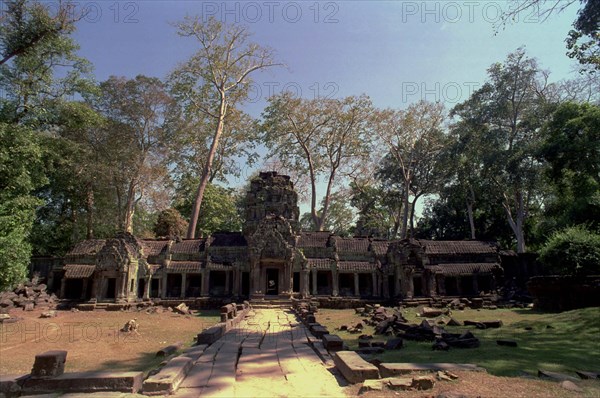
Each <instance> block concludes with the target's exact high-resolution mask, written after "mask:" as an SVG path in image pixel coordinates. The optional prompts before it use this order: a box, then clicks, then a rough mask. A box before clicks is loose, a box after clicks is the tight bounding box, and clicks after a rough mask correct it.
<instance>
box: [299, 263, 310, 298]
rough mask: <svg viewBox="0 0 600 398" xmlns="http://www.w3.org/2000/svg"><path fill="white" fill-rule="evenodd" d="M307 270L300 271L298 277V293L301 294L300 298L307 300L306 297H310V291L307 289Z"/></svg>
mask: <svg viewBox="0 0 600 398" xmlns="http://www.w3.org/2000/svg"><path fill="white" fill-rule="evenodd" d="M309 272H310V271H309V270H308V269H303V270H302V271H300V275H301V279H300V291H301V292H302V298H307V297H308V296H310V291H309V289H308V287H309V283H308V281H309V279H308V278H309V275H308V274H309Z"/></svg>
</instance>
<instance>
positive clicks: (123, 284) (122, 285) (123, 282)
mask: <svg viewBox="0 0 600 398" xmlns="http://www.w3.org/2000/svg"><path fill="white" fill-rule="evenodd" d="M126 291H127V273H126V272H121V273H120V274H119V293H118V294H117V301H123V300H125V297H126Z"/></svg>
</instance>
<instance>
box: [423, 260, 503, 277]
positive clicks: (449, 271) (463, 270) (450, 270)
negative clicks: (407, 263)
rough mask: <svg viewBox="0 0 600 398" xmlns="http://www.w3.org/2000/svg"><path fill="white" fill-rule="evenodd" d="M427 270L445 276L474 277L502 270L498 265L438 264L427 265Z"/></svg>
mask: <svg viewBox="0 0 600 398" xmlns="http://www.w3.org/2000/svg"><path fill="white" fill-rule="evenodd" d="M425 269H429V270H430V271H433V272H438V273H441V274H443V275H448V276H453V275H472V274H477V273H479V274H489V273H492V272H493V271H495V270H496V269H500V266H499V265H498V264H496V263H463V264H437V265H426V266H425Z"/></svg>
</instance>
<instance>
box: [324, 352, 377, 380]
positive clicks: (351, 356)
mask: <svg viewBox="0 0 600 398" xmlns="http://www.w3.org/2000/svg"><path fill="white" fill-rule="evenodd" d="M333 362H334V363H335V366H336V367H337V368H338V370H339V371H340V372H341V373H342V375H343V376H344V377H345V378H346V380H348V381H349V382H350V383H362V382H364V381H365V380H367V379H379V370H378V369H377V367H376V366H375V365H372V364H370V363H368V362H367V361H365V360H364V359H362V358H361V357H360V356H359V355H358V354H357V353H356V352H354V351H338V352H337V353H336V354H335V355H334V356H333Z"/></svg>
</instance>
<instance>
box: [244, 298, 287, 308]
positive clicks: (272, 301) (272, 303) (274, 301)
mask: <svg viewBox="0 0 600 398" xmlns="http://www.w3.org/2000/svg"><path fill="white" fill-rule="evenodd" d="M250 305H251V306H252V308H260V309H262V308H290V307H291V306H292V300H290V299H285V298H265V299H262V300H250Z"/></svg>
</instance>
